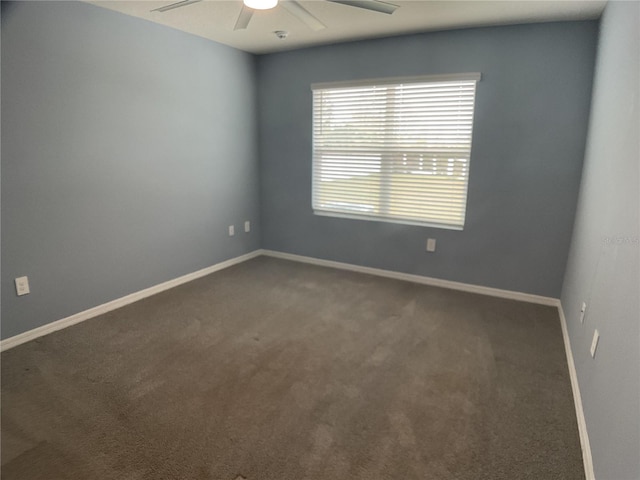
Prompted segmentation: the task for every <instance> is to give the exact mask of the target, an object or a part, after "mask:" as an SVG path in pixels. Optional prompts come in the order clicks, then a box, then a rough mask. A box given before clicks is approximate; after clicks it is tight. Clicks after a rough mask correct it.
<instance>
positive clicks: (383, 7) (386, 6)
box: [327, 0, 398, 15]
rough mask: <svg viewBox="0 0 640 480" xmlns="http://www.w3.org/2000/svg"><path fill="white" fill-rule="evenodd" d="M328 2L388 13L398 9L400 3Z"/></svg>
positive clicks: (339, 0) (375, 0)
mask: <svg viewBox="0 0 640 480" xmlns="http://www.w3.org/2000/svg"><path fill="white" fill-rule="evenodd" d="M327 1H328V2H333V3H341V4H343V5H349V6H350V7H358V8H364V9H365V10H371V11H374V12H380V13H387V14H389V15H391V14H392V13H393V12H395V11H396V8H398V5H393V4H392V3H387V2H381V1H380V0H327Z"/></svg>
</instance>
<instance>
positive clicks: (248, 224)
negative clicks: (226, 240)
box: [244, 220, 251, 233]
mask: <svg viewBox="0 0 640 480" xmlns="http://www.w3.org/2000/svg"><path fill="white" fill-rule="evenodd" d="M244 231H245V233H249V232H250V231H251V222H250V221H249V220H247V221H246V222H244Z"/></svg>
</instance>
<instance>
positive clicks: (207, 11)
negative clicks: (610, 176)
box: [88, 0, 606, 54]
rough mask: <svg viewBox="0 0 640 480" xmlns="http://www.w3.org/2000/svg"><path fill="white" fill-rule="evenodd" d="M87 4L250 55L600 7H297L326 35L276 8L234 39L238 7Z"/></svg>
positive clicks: (416, 3) (222, 0) (220, 1)
mask: <svg viewBox="0 0 640 480" xmlns="http://www.w3.org/2000/svg"><path fill="white" fill-rule="evenodd" d="M88 1H89V3H92V4H94V5H98V6H100V7H104V8H108V9H111V10H115V11H118V12H121V13H125V14H127V15H132V16H135V17H140V18H144V19H146V20H150V21H152V22H156V23H160V24H162V25H166V26H169V27H172V28H175V29H178V30H183V31H185V32H189V33H192V34H194V35H198V36H200V37H204V38H208V39H210V40H214V41H216V42H219V43H223V44H225V45H229V46H232V47H235V48H237V49H240V50H244V51H246V52H251V53H257V54H260V53H271V52H277V51H283V50H291V49H295V48H302V47H307V46H312V45H322V44H329V43H337V42H343V41H349V40H360V39H365V38H376V37H388V36H393V35H401V34H405V33H416V32H425V31H434V30H446V29H454V28H467V27H477V26H489V25H509V24H520V23H534V22H547V21H559V20H588V19H596V18H598V17H599V16H600V15H601V13H602V10H603V9H604V6H605V4H606V1H583V0H564V1H523V0H519V1H504V0H503V1H483V0H475V1H474V0H471V1H456V0H448V1H435V0H408V1H407V0H403V1H394V0H385V1H387V2H389V3H393V4H395V5H398V6H399V8H398V9H397V10H396V11H395V12H394V13H393V14H392V15H386V14H383V13H377V12H371V11H368V10H363V9H360V8H354V7H351V6H346V5H341V4H337V3H330V2H326V1H323V0H299V3H300V4H301V5H302V6H304V8H306V9H307V10H308V11H309V12H311V13H312V14H313V15H315V16H316V17H317V18H318V19H319V20H321V21H322V22H323V23H324V24H325V25H327V28H326V29H324V30H321V31H313V30H311V29H310V28H309V27H307V26H306V25H305V24H303V23H302V22H301V21H300V20H298V19H297V18H296V17H294V16H293V15H292V14H291V13H289V12H288V11H287V10H286V9H285V8H283V7H282V6H280V5H279V6H277V7H276V8H274V9H272V10H262V11H256V12H255V13H254V15H253V18H252V19H251V22H250V23H249V26H248V28H247V29H246V30H238V31H234V30H233V27H234V25H235V22H236V19H237V17H238V14H239V13H240V10H241V8H242V0H205V1H201V2H199V3H194V4H191V5H187V6H184V7H181V8H176V9H173V10H169V11H166V12H164V13H163V12H151V10H153V9H155V8H158V7H161V6H164V5H169V4H171V3H175V1H177V0H167V1H157V0H136V1H121V0H109V1H105V0H88ZM281 1H282V0H281ZM276 30H285V31H287V32H289V35H288V37H287V38H286V39H284V40H280V39H278V38H277V37H276V35H275V34H274V33H273V32H274V31H276Z"/></svg>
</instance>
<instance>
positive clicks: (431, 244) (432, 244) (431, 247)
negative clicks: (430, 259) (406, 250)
mask: <svg viewBox="0 0 640 480" xmlns="http://www.w3.org/2000/svg"><path fill="white" fill-rule="evenodd" d="M435 251H436V239H435V238H428V239H427V252H435Z"/></svg>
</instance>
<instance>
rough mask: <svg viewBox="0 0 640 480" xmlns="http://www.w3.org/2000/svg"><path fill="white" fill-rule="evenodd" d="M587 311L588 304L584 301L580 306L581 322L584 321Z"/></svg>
mask: <svg viewBox="0 0 640 480" xmlns="http://www.w3.org/2000/svg"><path fill="white" fill-rule="evenodd" d="M586 311H587V304H586V303H584V302H582V307H581V308H580V323H584V315H585V312H586Z"/></svg>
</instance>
